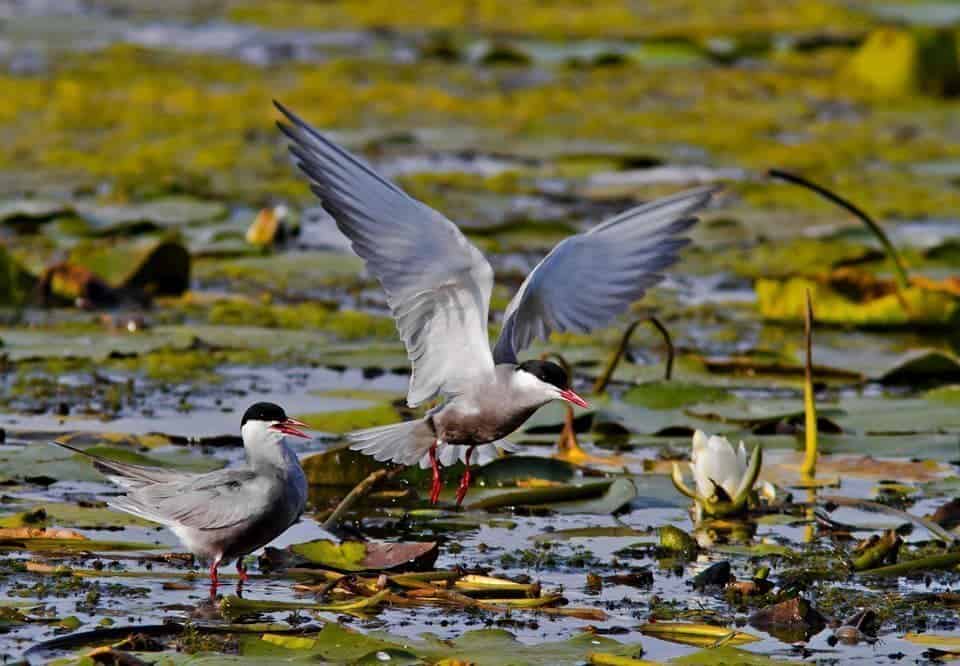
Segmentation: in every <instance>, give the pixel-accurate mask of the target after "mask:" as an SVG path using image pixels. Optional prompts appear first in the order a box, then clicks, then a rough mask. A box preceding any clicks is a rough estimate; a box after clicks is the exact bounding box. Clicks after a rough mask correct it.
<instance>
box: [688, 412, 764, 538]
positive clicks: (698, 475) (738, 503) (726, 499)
mask: <svg viewBox="0 0 960 666" xmlns="http://www.w3.org/2000/svg"><path fill="white" fill-rule="evenodd" d="M762 466H763V453H762V450H761V449H760V446H759V445H758V446H755V447H754V449H753V453H752V454H751V455H750V457H749V459H748V458H747V448H746V446H745V445H744V443H743V442H740V446H739V447H737V448H736V449H734V447H733V445H732V444H731V443H730V442H729V441H728V440H727V438H726V437H720V436H719V435H708V434H707V433H705V432H703V431H702V430H697V431H696V432H695V433H694V434H693V450H692V452H691V454H690V470H691V471H692V473H693V480H694V483H695V484H696V489H695V490H692V489H690V487H689V486H687V484H686V482H685V481H684V480H683V472H682V470H681V468H680V465H679V464H678V463H674V464H673V485H675V486H676V487H677V490H679V491H680V492H681V493H683V494H684V495H686V496H687V497H689V498H690V499H692V500H693V501H694V511H695V516H696V519H697V520H698V521H699V520H700V519H701V518H702V517H704V516H711V517H716V518H721V517H727V516H736V515H739V514H742V513H744V512H745V511H746V510H747V509H748V508H749V506H750V504H751V500H754V501H755V499H756V493H754V490H753V487H754V484H755V483H756V482H757V477H758V476H759V475H760V468H761V467H762Z"/></svg>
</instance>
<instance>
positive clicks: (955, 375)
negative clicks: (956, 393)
mask: <svg viewBox="0 0 960 666" xmlns="http://www.w3.org/2000/svg"><path fill="white" fill-rule="evenodd" d="M879 380H880V381H881V382H883V383H884V384H902V385H906V386H916V385H917V384H931V383H933V384H944V383H948V382H951V381H957V380H960V360H958V359H957V358H956V357H955V356H953V354H948V353H946V352H943V351H939V350H936V349H917V350H913V351H911V352H908V353H907V354H905V355H904V356H903V357H902V358H900V359H899V360H898V361H897V363H896V365H894V366H893V367H891V368H889V369H888V370H886V371H884V372H883V374H881V375H880V376H879Z"/></svg>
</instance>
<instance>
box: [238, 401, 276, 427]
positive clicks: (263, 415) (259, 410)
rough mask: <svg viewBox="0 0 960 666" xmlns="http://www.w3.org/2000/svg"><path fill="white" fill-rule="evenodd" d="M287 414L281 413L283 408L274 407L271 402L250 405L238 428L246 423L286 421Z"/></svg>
mask: <svg viewBox="0 0 960 666" xmlns="http://www.w3.org/2000/svg"><path fill="white" fill-rule="evenodd" d="M286 420H287V413H286V412H285V411H283V407H281V406H280V405H275V404H273V403H272V402H258V403H256V404H254V405H251V406H250V408H249V409H247V411H245V412H244V413H243V420H242V421H240V427H241V428H242V427H243V426H244V424H246V422H247V421H286Z"/></svg>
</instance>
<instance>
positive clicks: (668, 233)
mask: <svg viewBox="0 0 960 666" xmlns="http://www.w3.org/2000/svg"><path fill="white" fill-rule="evenodd" d="M713 191H714V190H713V188H699V189H696V190H690V191H688V192H681V193H680V194H676V195H673V196H671V197H666V198H664V199H658V200H656V201H653V202H651V203H648V204H645V205H643V206H639V207H637V208H633V209H631V210H628V211H626V212H624V213H620V214H619V215H617V216H616V217H613V218H611V219H609V220H607V221H606V222H604V223H602V224H600V225H598V226H596V227H594V228H593V229H591V230H590V231H587V232H585V233H582V234H578V235H576V236H571V237H570V238H567V239H565V240H563V241H561V242H560V243H559V244H558V245H557V246H556V247H555V248H553V250H551V251H550V254H548V255H547V256H546V257H544V259H543V260H542V261H541V262H540V263H539V264H537V266H536V267H535V268H534V269H533V271H532V272H531V273H530V275H528V276H527V279H526V280H524V281H523V284H522V285H520V289H519V290H518V291H517V293H516V295H515V296H514V297H513V300H512V301H510V305H509V306H507V310H506V312H505V313H504V320H503V329H502V330H501V332H500V338H499V339H498V340H497V344H496V347H495V348H494V350H493V358H494V361H495V362H496V363H516V362H517V353H518V352H520V351H521V350H523V349H524V348H526V347H527V346H528V345H529V344H530V343H531V342H532V341H533V339H534V338H538V337H539V338H543V339H546V338H547V337H548V336H549V335H550V332H551V331H577V332H580V333H586V332H587V331H590V330H593V329H595V328H599V327H601V326H604V325H605V324H608V323H609V322H610V321H611V320H612V319H613V318H614V317H616V316H617V315H619V314H620V313H622V312H623V311H625V310H626V309H627V307H628V306H629V305H630V304H631V303H633V302H634V301H636V300H638V299H639V298H640V297H642V296H643V295H644V293H646V291H647V289H649V288H650V287H652V286H653V285H655V284H657V283H658V282H660V280H662V279H663V276H662V275H661V274H660V271H662V270H664V269H665V268H667V267H668V266H670V265H672V264H673V263H675V262H676V261H677V257H678V251H679V250H680V248H682V247H684V246H685V245H687V244H688V243H689V239H687V238H684V237H682V234H683V233H684V232H686V231H687V230H688V229H689V228H690V227H691V226H693V225H694V223H696V218H694V217H691V215H692V214H693V213H694V212H695V211H697V210H698V209H700V208H702V207H703V206H705V205H706V204H707V202H708V201H709V200H710V195H711V194H712V193H713Z"/></svg>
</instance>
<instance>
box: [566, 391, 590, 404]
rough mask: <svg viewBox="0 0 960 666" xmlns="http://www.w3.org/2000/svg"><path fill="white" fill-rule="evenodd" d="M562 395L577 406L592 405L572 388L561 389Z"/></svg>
mask: <svg viewBox="0 0 960 666" xmlns="http://www.w3.org/2000/svg"><path fill="white" fill-rule="evenodd" d="M560 397H561V398H563V399H564V400H566V401H567V402H572V403H573V404H575V405H576V406H577V407H589V406H590V405H589V404H588V403H587V401H586V400H584V399H583V398H581V397H580V396H579V395H577V394H576V393H574V392H573V391H572V390H571V389H564V390H562V391H560Z"/></svg>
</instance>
